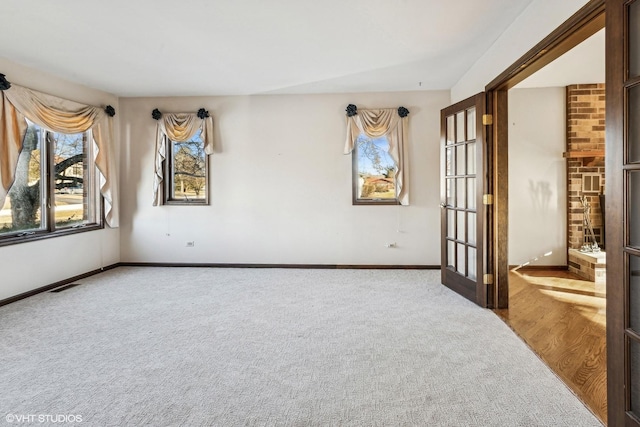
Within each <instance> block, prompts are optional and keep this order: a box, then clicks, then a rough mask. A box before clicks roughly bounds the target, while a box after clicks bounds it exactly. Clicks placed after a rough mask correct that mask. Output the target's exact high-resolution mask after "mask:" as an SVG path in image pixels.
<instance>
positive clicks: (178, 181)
mask: <svg viewBox="0 0 640 427" xmlns="http://www.w3.org/2000/svg"><path fill="white" fill-rule="evenodd" d="M165 164H166V166H167V173H166V176H167V177H168V179H167V180H166V182H167V189H166V192H165V194H166V195H167V197H166V199H167V200H166V204H174V205H207V204H209V188H208V185H207V184H208V182H209V165H208V162H207V155H206V153H205V150H204V141H203V140H202V130H198V132H197V133H196V134H195V135H194V136H193V137H192V138H191V139H190V140H188V141H184V142H177V141H170V149H169V155H168V158H167V161H166V162H165Z"/></svg>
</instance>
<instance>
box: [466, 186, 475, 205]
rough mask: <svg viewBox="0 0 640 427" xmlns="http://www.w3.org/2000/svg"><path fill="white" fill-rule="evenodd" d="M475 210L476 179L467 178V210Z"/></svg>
mask: <svg viewBox="0 0 640 427" xmlns="http://www.w3.org/2000/svg"><path fill="white" fill-rule="evenodd" d="M475 208H476V179H475V178H467V209H475Z"/></svg>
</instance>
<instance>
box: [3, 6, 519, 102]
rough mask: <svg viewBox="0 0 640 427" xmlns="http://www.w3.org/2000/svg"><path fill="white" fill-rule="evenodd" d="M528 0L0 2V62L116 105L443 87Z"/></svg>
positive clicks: (455, 78)
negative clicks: (110, 98) (105, 95)
mask: <svg viewBox="0 0 640 427" xmlns="http://www.w3.org/2000/svg"><path fill="white" fill-rule="evenodd" d="M531 1H532V0H483V1H478V0H457V1H444V0H181V1H178V0H171V1H170V0H108V1H100V2H98V1H89V0H55V1H35V0H31V1H28V0H2V5H1V8H2V25H1V26H0V56H4V57H5V58H7V59H9V60H11V61H14V62H17V63H21V64H23V65H26V66H28V67H32V68H36V69H40V70H43V71H46V72H48V73H51V74H53V75H56V76H59V77H62V78H65V79H67V80H71V81H73V82H76V83H81V84H84V85H87V86H90V87H93V88H96V89H101V90H104V91H107V92H110V93H113V94H116V95H118V96H180V95H247V94H265V93H339V92H379V91H405V90H431V89H449V88H451V87H452V86H453V85H455V83H457V81H458V80H459V79H460V78H461V77H462V76H463V74H464V73H465V72H466V71H467V70H468V69H469V67H470V66H471V65H472V64H473V63H474V62H475V61H476V60H477V59H478V58H479V57H480V56H482V54H483V53H484V52H485V51H486V50H487V49H488V48H489V47H490V46H491V44H492V43H493V42H494V41H495V40H496V39H497V38H498V37H499V35H500V34H501V33H502V32H503V31H504V30H505V29H506V28H507V27H508V26H509V25H510V24H511V22H512V21H513V20H514V18H515V17H516V16H518V15H519V14H520V13H521V12H522V11H523V10H524V9H525V8H526V7H527V5H528V4H529V3H531ZM1 72H2V70H0V73H1ZM7 79H8V80H9V81H11V76H9V75H8V76H7ZM420 82H421V84H420Z"/></svg>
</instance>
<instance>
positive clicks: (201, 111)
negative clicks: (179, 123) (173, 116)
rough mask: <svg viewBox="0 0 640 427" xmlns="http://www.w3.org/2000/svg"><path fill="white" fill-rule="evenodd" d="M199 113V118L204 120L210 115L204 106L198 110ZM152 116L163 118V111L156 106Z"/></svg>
mask: <svg viewBox="0 0 640 427" xmlns="http://www.w3.org/2000/svg"><path fill="white" fill-rule="evenodd" d="M196 114H197V115H198V118H200V119H202V120H204V119H206V118H207V117H210V116H209V112H208V111H207V110H205V109H204V108H201V109H199V110H198V112H197V113H196ZM151 117H152V118H153V119H154V120H160V119H161V118H162V112H161V111H160V110H158V109H157V108H154V109H153V111H152V112H151Z"/></svg>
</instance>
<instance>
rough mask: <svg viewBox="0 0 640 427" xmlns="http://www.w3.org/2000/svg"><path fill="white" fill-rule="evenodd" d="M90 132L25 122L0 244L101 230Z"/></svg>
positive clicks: (1, 212) (0, 221) (0, 217)
mask: <svg viewBox="0 0 640 427" xmlns="http://www.w3.org/2000/svg"><path fill="white" fill-rule="evenodd" d="M93 158H94V156H93V138H92V136H91V132H90V131H88V132H84V133H77V134H63V133H58V132H51V131H48V130H45V129H43V128H41V127H39V126H37V125H35V124H33V123H29V126H28V128H27V132H26V134H25V137H24V141H23V147H22V150H21V151H20V154H19V156H18V163H17V168H16V172H15V179H14V181H13V185H12V186H11V188H10V189H9V193H8V196H7V199H6V200H5V202H4V206H2V207H1V209H0V244H2V243H14V242H16V241H22V240H28V239H30V238H41V237H45V236H48V235H52V234H64V233H70V232H75V231H79V230H80V229H87V228H88V229H94V228H98V227H101V226H102V221H101V220H100V221H99V220H98V217H99V215H98V212H99V211H100V209H99V200H100V199H99V198H98V197H97V195H98V191H97V188H96V181H95V175H96V174H95V165H94V163H93V160H92V159H93Z"/></svg>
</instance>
